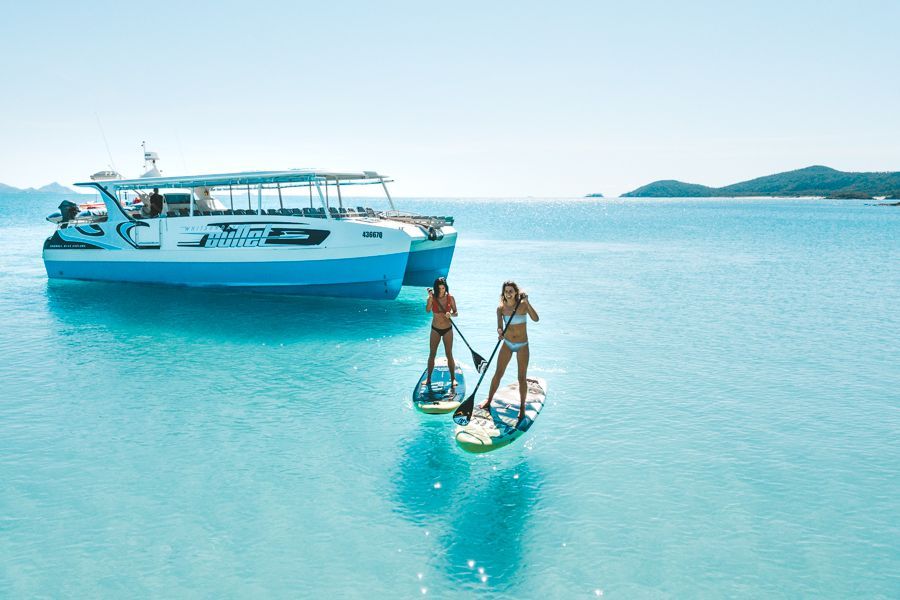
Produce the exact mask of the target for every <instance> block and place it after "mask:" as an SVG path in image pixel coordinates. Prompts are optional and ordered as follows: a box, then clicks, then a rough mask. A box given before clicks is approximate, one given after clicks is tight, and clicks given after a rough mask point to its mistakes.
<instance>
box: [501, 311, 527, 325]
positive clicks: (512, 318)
mask: <svg viewBox="0 0 900 600" xmlns="http://www.w3.org/2000/svg"><path fill="white" fill-rule="evenodd" d="M505 316H506V315H504V317H505ZM527 319H528V314H527V313H526V314H522V315H520V314H513V315H509V318H507V319H506V323H507V324H508V325H524V324H525V321H526V320H527Z"/></svg>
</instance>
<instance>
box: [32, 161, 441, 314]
mask: <svg viewBox="0 0 900 600" xmlns="http://www.w3.org/2000/svg"><path fill="white" fill-rule="evenodd" d="M158 174H159V172H158V171H156V172H154V173H152V175H153V176H150V177H141V178H139V179H109V180H105V179H102V180H95V181H90V182H85V183H78V184H76V185H77V186H80V187H89V188H94V189H95V190H97V192H98V193H99V194H100V197H101V199H102V200H103V202H104V203H105V205H106V214H105V215H102V216H97V215H96V214H88V215H84V213H82V214H81V215H79V216H75V217H74V218H73V217H71V215H69V216H67V217H65V218H61V219H60V222H59V223H58V224H57V230H56V232H55V233H54V234H53V235H52V236H51V237H50V238H48V239H47V241H46V242H45V243H44V265H45V267H46V269H47V275H48V277H50V278H52V279H53V278H59V279H82V280H99V281H130V282H141V283H156V284H170V285H185V286H203V287H236V288H243V289H253V290H262V291H270V292H282V293H294V294H304V295H325V296H352V297H363V298H385V299H392V298H395V297H396V296H397V294H398V293H399V291H400V287H401V285H413V286H424V285H430V284H431V282H432V281H434V279H435V278H436V277H440V276H446V275H447V272H448V271H449V269H450V262H451V260H452V258H453V250H454V247H455V245H456V230H455V229H454V228H453V227H452V223H453V220H452V218H449V217H423V216H417V215H411V214H407V213H400V212H398V211H396V210H395V209H394V204H393V199H392V198H391V196H390V193H389V192H388V189H387V186H386V182H387V180H386V179H385V177H384V176H382V175H379V174H378V173H375V172H372V171H364V172H362V173H337V172H328V171H318V170H303V169H298V170H289V171H262V172H246V173H227V174H219V175H197V176H185V177H162V176H157V175H158ZM355 185H376V186H378V187H381V188H382V189H383V190H384V192H385V194H386V196H387V200H388V202H389V203H390V206H391V210H390V211H385V212H375V211H374V210H372V209H371V208H363V207H356V208H352V207H346V208H345V207H344V205H343V204H344V203H343V196H342V188H343V189H344V190H346V187H347V186H355ZM298 187H299V188H303V187H306V188H309V197H310V206H309V207H303V208H302V209H301V208H286V207H285V206H284V204H285V201H284V200H285V198H290V196H286V195H285V196H282V190H283V189H285V188H298ZM154 188H158V189H160V190H164V192H165V197H166V206H164V211H163V213H162V214H161V215H160V216H159V217H154V218H148V217H147V216H146V215H142V214H141V213H140V212H138V211H139V207H140V204H141V203H140V202H138V203H129V202H128V201H127V196H128V194H129V193H132V194H133V195H134V196H136V198H135V199H136V200H139V201H140V200H143V201H144V202H146V201H147V200H148V199H149V193H150V191H151V190H153V189H154ZM329 189H330V190H332V192H333V193H336V194H337V206H334V198H333V194H329ZM251 190H254V191H255V192H256V193H255V196H256V198H255V202H254V201H253V199H251ZM323 190H324V191H323ZM244 191H246V193H247V208H246V209H242V208H235V204H234V199H235V192H237V193H238V194H239V195H242V193H243V192H244ZM276 191H277V194H278V208H268V209H266V208H264V206H263V204H264V201H263V193H264V192H267V193H268V194H269V195H270V196H269V200H268V202H269V203H272V202H273V200H272V196H271V195H272V194H273V193H274V192H276ZM214 193H215V194H218V195H220V197H221V198H223V200H222V201H220V200H218V199H216V198H214V197H213V195H212V194H214ZM226 193H227V199H228V205H229V206H230V207H229V208H226V205H225V204H224V199H225V194H226ZM344 193H346V192H344ZM314 194H315V197H316V198H318V200H319V204H320V206H319V207H316V208H313V207H312V198H313V195H314ZM239 197H240V196H239ZM294 198H296V196H295V197H294Z"/></svg>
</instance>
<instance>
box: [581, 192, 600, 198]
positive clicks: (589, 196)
mask: <svg viewBox="0 0 900 600" xmlns="http://www.w3.org/2000/svg"><path fill="white" fill-rule="evenodd" d="M602 197H603V194H601V193H600V192H595V193H593V194H588V195H587V196H585V198H602Z"/></svg>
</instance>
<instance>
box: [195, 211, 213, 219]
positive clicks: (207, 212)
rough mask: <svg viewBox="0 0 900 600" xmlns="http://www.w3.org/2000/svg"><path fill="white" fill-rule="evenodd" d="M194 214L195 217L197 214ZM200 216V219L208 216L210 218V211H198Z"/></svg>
mask: <svg viewBox="0 0 900 600" xmlns="http://www.w3.org/2000/svg"><path fill="white" fill-rule="evenodd" d="M194 214H195V215H196V214H197V213H196V212H194ZM200 216H201V217H209V216H211V215H210V211H208V210H201V211H200Z"/></svg>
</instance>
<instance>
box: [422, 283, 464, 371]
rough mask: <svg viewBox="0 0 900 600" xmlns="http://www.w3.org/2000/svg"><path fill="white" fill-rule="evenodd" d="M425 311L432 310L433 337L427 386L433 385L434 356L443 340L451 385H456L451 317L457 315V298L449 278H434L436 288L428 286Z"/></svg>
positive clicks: (429, 355)
mask: <svg viewBox="0 0 900 600" xmlns="http://www.w3.org/2000/svg"><path fill="white" fill-rule="evenodd" d="M425 312H430V313H431V314H432V317H431V339H430V343H431V346H430V349H429V353H428V375H426V376H425V385H426V387H430V386H431V372H432V371H433V370H434V356H435V354H437V349H438V346H439V345H440V343H441V340H443V342H444V352H445V353H446V355H447V368H448V369H449V370H450V386H451V387H455V386H456V363H455V362H454V361H453V324H452V323H450V317H456V316H458V315H459V313H458V312H457V311H456V300H454V299H453V296H451V295H450V290H449V288H448V287H447V280H446V279H445V278H443V277H438V278H437V279H435V280H434V289H431V288H428V302H427V303H426V304H425Z"/></svg>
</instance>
